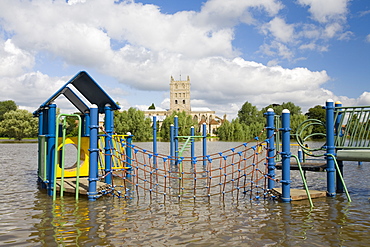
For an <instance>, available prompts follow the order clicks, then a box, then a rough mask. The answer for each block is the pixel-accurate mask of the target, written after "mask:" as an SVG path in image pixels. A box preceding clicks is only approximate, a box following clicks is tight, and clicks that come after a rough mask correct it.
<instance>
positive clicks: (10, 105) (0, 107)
mask: <svg viewBox="0 0 370 247" xmlns="http://www.w3.org/2000/svg"><path fill="white" fill-rule="evenodd" d="M17 108H18V107H17V105H16V104H15V102H14V101H13V100H5V101H0V121H3V120H4V114H5V113H7V112H9V111H15V110H17Z"/></svg>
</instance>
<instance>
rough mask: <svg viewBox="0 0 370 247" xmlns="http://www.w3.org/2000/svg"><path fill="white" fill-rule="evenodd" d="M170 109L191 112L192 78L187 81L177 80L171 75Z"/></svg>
mask: <svg viewBox="0 0 370 247" xmlns="http://www.w3.org/2000/svg"><path fill="white" fill-rule="evenodd" d="M170 111H171V112H174V111H185V112H187V113H190V112H191V106H190V78H189V76H187V79H186V81H181V79H180V81H175V80H174V79H173V77H172V76H171V83H170Z"/></svg>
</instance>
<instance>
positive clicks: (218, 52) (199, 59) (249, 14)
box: [0, 0, 366, 114]
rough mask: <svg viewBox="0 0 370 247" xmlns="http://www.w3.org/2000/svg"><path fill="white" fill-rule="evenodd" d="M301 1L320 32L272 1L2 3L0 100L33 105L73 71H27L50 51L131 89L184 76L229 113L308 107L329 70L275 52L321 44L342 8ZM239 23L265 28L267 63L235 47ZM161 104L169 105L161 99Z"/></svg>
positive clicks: (120, 96) (202, 98) (195, 95)
mask: <svg viewBox="0 0 370 247" xmlns="http://www.w3.org/2000/svg"><path fill="white" fill-rule="evenodd" d="M299 2H300V3H301V4H305V5H309V6H310V12H311V13H312V15H313V17H314V18H315V19H317V20H318V21H319V22H325V24H323V27H322V28H321V29H319V30H317V26H316V25H312V24H311V25H305V24H296V23H294V24H288V23H286V21H285V20H284V19H283V18H281V17H278V14H279V11H280V10H281V9H282V8H283V7H284V6H283V5H282V4H281V2H280V1H277V0H259V1H252V0H251V1H240V0H230V1H224V0H209V1H207V2H205V4H204V5H203V7H202V8H201V11H200V12H194V11H182V12H177V13H175V14H163V13H161V12H160V9H159V8H158V7H157V6H155V5H144V4H141V3H135V2H133V1H124V2H121V3H119V4H118V3H113V1H106V0H95V1H81V0H80V1H79V0H74V1H69V2H68V3H66V2H65V1H62V0H57V1H41V0H36V1H14V0H2V1H0V9H7V11H2V12H0V19H1V20H2V21H1V22H0V25H1V26H0V27H2V28H3V29H4V30H5V31H6V32H7V33H9V34H11V39H8V40H7V41H5V42H3V41H1V42H0V55H1V56H0V78H1V81H0V85H1V86H2V87H3V90H2V92H1V93H0V100H6V99H13V100H15V101H16V102H17V104H19V105H20V106H22V107H24V108H26V107H30V106H33V107H35V108H37V107H38V106H39V105H40V104H41V103H42V102H44V101H45V100H46V99H47V98H48V97H49V96H50V95H51V94H53V93H54V92H55V91H56V90H57V89H59V88H60V87H61V86H62V85H63V84H64V83H65V82H66V81H68V80H69V79H70V77H71V75H68V76H65V77H61V78H58V77H52V76H48V75H47V74H44V73H43V72H38V71H37V72H30V71H31V70H32V68H33V66H34V65H35V58H34V56H36V55H37V54H40V53H47V54H48V56H50V57H55V58H57V59H59V60H61V61H63V62H64V63H65V64H66V66H72V65H77V66H78V65H80V66H81V67H83V68H92V69H94V70H95V71H97V72H99V73H101V74H103V75H104V76H108V77H113V78H114V79H115V80H117V81H118V82H120V83H123V84H125V85H126V86H128V87H131V88H134V89H138V90H145V91H149V90H152V91H167V90H168V89H169V76H170V75H178V74H179V73H182V74H183V75H189V76H190V78H191V83H192V99H193V102H204V104H205V105H206V106H208V107H209V108H211V109H214V110H216V111H217V112H218V113H219V114H223V113H227V114H235V112H237V110H236V109H238V108H239V107H240V106H241V105H242V104H243V103H244V102H245V101H249V102H252V103H254V104H258V106H259V107H264V106H266V105H268V104H270V103H281V102H283V101H285V102H286V101H293V102H294V103H296V104H297V105H302V106H307V107H312V106H314V105H316V104H318V102H325V100H326V99H327V98H328V97H329V96H330V97H331V98H335V97H334V95H333V94H332V92H330V91H327V90H325V89H323V86H324V84H325V83H326V82H327V81H329V80H330V77H329V76H328V75H327V73H326V71H324V70H323V71H310V70H308V69H306V68H294V69H287V68H283V67H280V66H277V64H278V63H279V59H286V60H289V61H292V60H294V59H295V50H294V49H292V46H297V47H298V48H301V49H304V50H307V49H310V50H320V49H321V50H325V48H326V49H327V46H325V44H320V43H319V42H318V40H319V39H321V37H322V36H325V38H331V37H334V36H335V35H336V34H337V33H338V32H341V31H343V29H342V26H341V25H337V24H336V22H329V20H333V18H334V17H336V18H339V17H343V16H344V14H345V10H343V9H341V8H337V7H335V8H334V9H332V10H329V9H328V10H326V9H327V7H328V4H329V2H330V3H332V1H328V3H327V4H324V5H325V7H324V8H323V10H322V12H320V11H317V10H316V8H317V6H318V4H319V3H318V2H316V1H308V0H300V1H299ZM341 3H343V1H341ZM324 10H326V11H324ZM256 15H263V16H264V19H265V20H267V24H265V25H264V24H263V23H259V21H257V19H256ZM342 19H343V18H342ZM240 23H244V24H248V25H255V26H256V27H260V28H262V29H261V30H262V31H264V32H265V33H266V34H267V33H268V34H269V37H270V39H269V40H268V42H266V43H265V44H264V45H262V46H261V51H262V52H263V53H264V54H267V55H269V56H271V57H272V59H271V61H270V63H269V64H268V65H269V66H266V65H263V64H260V63H256V62H253V61H247V60H245V59H243V58H242V57H241V56H240V54H239V53H238V52H237V51H235V50H234V47H233V39H234V35H235V33H234V32H235V25H239V24H240ZM300 39H305V41H306V42H302V41H301V40H300ZM246 40H248V39H246ZM107 92H108V93H109V94H110V95H111V96H112V97H113V98H114V99H115V100H116V101H119V102H120V103H121V104H122V106H123V108H128V107H129V106H130V103H129V102H128V100H127V99H126V97H128V96H129V95H128V94H127V91H125V90H120V89H119V88H116V86H112V87H111V88H108V90H107ZM364 98H366V97H365V96H364ZM154 103H156V104H157V103H158V102H154ZM61 104H62V105H63V107H66V108H68V107H69V105H68V104H65V103H61ZM138 105H139V104H138ZM160 105H161V107H162V108H168V107H169V101H168V98H165V99H164V100H163V102H161V103H160Z"/></svg>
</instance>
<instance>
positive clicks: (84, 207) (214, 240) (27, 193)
mask: <svg viewBox="0 0 370 247" xmlns="http://www.w3.org/2000/svg"><path fill="white" fill-rule="evenodd" d="M142 145H147V146H148V147H150V145H149V144H142ZM222 145H223V147H233V143H219V142H218V143H217V142H212V144H210V145H209V147H208V148H209V150H211V149H212V148H213V147H216V146H222ZM234 146H235V145H234ZM224 149H225V148H222V147H221V148H219V149H218V150H217V151H222V150H224ZM164 152H168V151H167V150H164ZM210 152H211V151H210ZM0 167H1V171H2V175H1V176H0V191H1V197H0V205H1V207H0V245H1V246H174V245H185V246H325V245H326V246H366V245H368V244H370V236H369V234H368V229H369V227H370V217H369V215H368V212H369V210H370V203H369V200H368V198H369V197H370V186H369V185H370V182H369V177H370V164H369V163H363V165H361V166H358V165H357V162H348V163H347V162H345V170H344V172H345V180H346V182H347V186H348V188H349V190H350V192H351V197H352V200H353V202H352V203H348V202H347V200H346V197H345V195H342V194H340V195H338V196H336V197H335V198H320V199H315V200H314V204H315V207H314V208H313V209H310V207H309V203H308V202H307V201H299V202H292V203H287V204H284V203H278V202H275V201H269V200H268V201H260V202H257V201H250V200H249V198H245V199H239V200H238V201H237V200H232V199H230V200H227V201H222V200H220V198H218V197H213V198H211V199H210V200H208V199H204V200H197V201H194V200H191V199H189V200H186V199H183V200H181V201H179V200H177V199H176V198H168V199H166V200H164V199H163V197H161V196H152V197H150V196H149V195H146V196H145V197H140V198H139V199H134V200H127V201H126V200H123V199H117V198H111V197H105V198H100V199H99V200H97V201H96V202H89V201H88V200H87V199H86V198H80V200H79V201H78V202H76V201H75V200H74V197H68V196H66V197H64V198H62V199H60V198H58V199H57V200H56V201H55V202H53V201H52V199H51V198H50V197H49V196H47V195H46V193H44V191H39V189H38V188H37V184H36V176H37V171H36V169H37V144H0ZM278 176H280V174H278ZM307 177H308V185H309V186H310V187H311V188H312V189H322V190H325V187H326V173H307ZM300 186H301V182H300V179H299V177H298V172H296V171H292V187H300ZM85 199H86V200H85Z"/></svg>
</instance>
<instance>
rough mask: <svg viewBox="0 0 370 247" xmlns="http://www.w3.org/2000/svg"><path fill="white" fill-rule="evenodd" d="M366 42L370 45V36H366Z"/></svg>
mask: <svg viewBox="0 0 370 247" xmlns="http://www.w3.org/2000/svg"><path fill="white" fill-rule="evenodd" d="M366 41H367V42H369V43H370V34H368V35H367V36H366Z"/></svg>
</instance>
